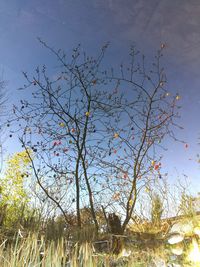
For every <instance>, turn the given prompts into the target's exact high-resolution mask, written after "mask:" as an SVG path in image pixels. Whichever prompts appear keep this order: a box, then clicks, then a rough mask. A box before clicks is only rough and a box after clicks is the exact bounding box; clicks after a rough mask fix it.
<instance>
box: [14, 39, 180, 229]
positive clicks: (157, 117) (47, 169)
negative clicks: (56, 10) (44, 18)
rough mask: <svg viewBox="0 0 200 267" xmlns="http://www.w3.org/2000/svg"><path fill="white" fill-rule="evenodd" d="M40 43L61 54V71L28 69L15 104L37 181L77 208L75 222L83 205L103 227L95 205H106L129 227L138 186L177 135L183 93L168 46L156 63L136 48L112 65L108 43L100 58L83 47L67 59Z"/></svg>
mask: <svg viewBox="0 0 200 267" xmlns="http://www.w3.org/2000/svg"><path fill="white" fill-rule="evenodd" d="M40 42H41V43H42V44H43V45H44V46H45V47H46V48H48V49H49V50H50V51H51V52H52V53H53V54H54V55H55V56H56V58H57V59H58V62H59V64H60V69H59V73H58V74H57V73H56V74H55V73H53V74H51V73H48V70H47V68H46V66H43V67H42V68H39V67H38V68H37V69H36V75H35V76H34V77H32V78H30V76H29V75H28V74H27V73H24V76H25V78H26V80H27V84H26V85H25V86H24V88H23V90H30V92H32V97H30V98H29V99H27V100H21V105H20V106H18V107H14V109H13V111H14V113H15V116H16V117H17V119H18V121H19V126H20V127H23V128H24V131H23V133H22V135H21V136H20V141H21V143H22V145H23V146H24V147H25V149H27V152H28V149H30V148H32V150H33V151H34V154H35V156H34V158H32V157H31V155H30V157H31V162H32V167H33V170H34V173H35V176H36V178H37V182H38V184H39V185H40V187H41V188H42V190H43V191H44V193H45V194H46V196H47V197H48V198H50V199H51V200H52V201H53V203H54V204H55V205H56V206H57V207H58V208H59V209H60V210H61V212H62V213H63V215H65V211H66V209H68V210H74V209H75V210H76V217H77V226H79V227H81V224H82V223H81V213H80V210H81V208H83V207H86V206H89V208H90V212H91V217H92V220H93V223H94V224H95V227H96V230H97V231H98V228H99V225H98V219H97V216H96V210H98V209H99V208H100V207H101V206H103V210H104V214H105V213H106V212H105V211H107V212H116V211H117V212H118V213H119V212H121V213H122V215H123V223H122V232H124V230H125V229H126V226H127V224H128V223H129V221H130V219H131V216H132V214H133V212H134V209H135V207H136V202H137V198H138V195H139V193H140V192H141V191H142V190H143V188H144V187H145V185H146V184H147V183H148V182H149V180H153V179H161V178H162V174H161V173H162V172H161V168H162V166H161V162H160V160H161V156H159V155H161V150H162V149H163V145H162V141H163V140H164V138H165V137H166V136H170V137H172V138H173V139H174V140H176V138H175V136H174V133H173V127H174V126H177V125H176V124H175V120H174V119H176V118H177V116H178V115H177V113H176V106H177V105H176V102H177V101H178V100H179V98H180V97H179V95H175V96H171V95H170V93H169V92H168V91H167V89H166V82H167V80H166V75H165V73H164V70H163V68H162V67H161V62H160V61H161V57H162V51H163V49H164V45H162V46H161V48H160V49H159V51H158V53H157V55H156V57H155V62H153V64H152V65H149V63H146V62H145V57H144V56H140V54H139V52H137V51H136V50H135V48H134V47H132V48H131V51H130V64H128V66H124V65H120V71H114V69H112V68H111V69H107V70H105V67H103V63H102V60H103V58H104V54H105V50H106V48H107V45H105V46H103V48H102V50H101V52H100V54H99V56H98V57H97V58H93V57H89V56H87V55H86V54H85V53H84V52H81V47H80V46H78V47H77V48H76V49H74V50H73V53H72V57H71V59H68V60H67V59H66V58H67V57H66V55H65V53H63V52H62V51H60V50H59V51H56V50H54V49H52V48H51V47H49V46H48V45H47V44H46V43H44V42H42V41H41V40H40ZM49 72H50V71H49ZM31 90H33V91H31ZM172 126H173V127H172ZM74 189H75V191H74Z"/></svg>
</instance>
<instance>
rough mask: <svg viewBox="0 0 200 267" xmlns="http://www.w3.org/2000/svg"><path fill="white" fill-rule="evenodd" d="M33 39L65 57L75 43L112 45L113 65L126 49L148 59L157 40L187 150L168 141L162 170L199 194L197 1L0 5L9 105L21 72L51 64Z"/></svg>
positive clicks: (91, 47) (47, 0)
mask: <svg viewBox="0 0 200 267" xmlns="http://www.w3.org/2000/svg"><path fill="white" fill-rule="evenodd" d="M37 37H41V38H42V39H43V40H45V41H46V42H47V43H48V44H49V45H51V46H53V47H55V48H63V49H65V51H66V52H67V53H68V52H70V51H71V49H72V48H73V47H74V46H75V45H77V44H78V43H81V44H82V45H83V47H84V48H85V49H86V50H87V51H88V52H89V53H90V52H91V53H94V52H98V49H99V48H100V47H101V46H102V45H103V44H104V43H105V42H107V41H109V42H110V43H111V47H110V49H109V53H108V54H109V57H110V60H111V61H112V59H113V60H114V59H115V60H116V58H117V59H118V60H119V63H121V61H122V60H123V58H124V57H125V54H126V52H127V53H128V48H129V46H130V45H131V44H135V45H136V46H137V48H138V49H140V50H141V51H142V52H144V53H145V54H147V55H148V56H149V57H150V58H151V57H152V58H153V56H154V54H155V52H156V50H157V48H158V47H159V46H160V43H166V45H167V49H166V52H165V66H166V72H167V76H168V80H169V87H170V89H171V90H172V91H174V93H175V94H176V93H177V92H178V93H179V94H180V95H181V102H180V104H181V105H182V109H181V120H180V124H181V125H183V126H184V130H183V131H182V132H177V135H178V137H180V138H184V139H185V141H187V142H188V144H189V148H188V149H187V150H186V149H185V148H184V146H183V145H182V144H179V143H173V142H172V141H170V142H168V143H167V145H168V152H167V153H165V158H164V160H163V168H164V169H165V170H166V171H169V172H170V174H171V177H173V178H176V177H177V176H178V175H179V177H180V178H181V177H182V174H183V173H184V174H186V175H189V177H190V178H191V181H192V184H193V188H195V190H196V191H200V183H199V178H200V175H199V174H200V164H198V163H197V162H196V161H195V159H196V154H197V153H198V152H200V145H198V142H199V140H198V137H200V119H199V117H200V89H199V86H200V1H199V0H190V1H188V0H29V1H28V0H1V1H0V73H2V78H3V79H5V80H7V81H8V85H7V90H8V91H9V94H10V102H11V101H13V99H14V97H13V96H14V95H15V96H17V97H18V98H19V97H20V96H19V95H18V93H17V91H16V89H17V88H18V87H20V86H22V85H23V84H24V79H23V76H22V74H21V71H22V70H25V71H33V70H34V68H35V67H36V66H37V65H38V64H43V63H46V64H47V65H48V64H51V63H52V61H51V57H50V54H49V52H48V51H46V50H45V49H44V48H43V47H42V46H41V45H40V44H39V43H38V41H37ZM116 55H117V57H116ZM11 142H14V141H11V140H9V141H8V142H7V143H9V144H12V143H11ZM189 159H192V160H189ZM181 179H182V178H181Z"/></svg>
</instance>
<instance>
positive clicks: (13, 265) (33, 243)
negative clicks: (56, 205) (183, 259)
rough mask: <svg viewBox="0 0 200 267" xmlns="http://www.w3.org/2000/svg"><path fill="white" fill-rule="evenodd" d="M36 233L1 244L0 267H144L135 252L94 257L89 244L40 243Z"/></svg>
mask: <svg viewBox="0 0 200 267" xmlns="http://www.w3.org/2000/svg"><path fill="white" fill-rule="evenodd" d="M38 239H39V236H38V234H28V236H27V237H26V238H21V237H20V236H19V235H18V236H17V237H16V239H15V241H14V242H12V243H10V242H9V243H8V242H7V240H5V241H4V242H2V244H1V245H0V266H1V267H112V266H118V267H120V266H121V267H143V266H144V267H146V266H147V262H148V261H147V258H146V259H145V260H144V258H143V259H142V257H140V258H139V257H138V256H139V254H138V253H135V254H133V255H132V256H131V257H129V258H124V257H122V256H121V255H120V256H116V255H111V254H106V253H104V254H103V253H101V254H97V253H96V252H95V249H94V246H93V245H92V243H89V242H87V241H86V242H83V243H76V244H75V245H74V246H73V247H72V248H71V247H70V246H69V245H67V244H66V243H65V242H64V239H63V238H61V239H60V240H59V241H57V242H55V241H54V240H51V241H45V239H44V238H40V239H39V240H38Z"/></svg>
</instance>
